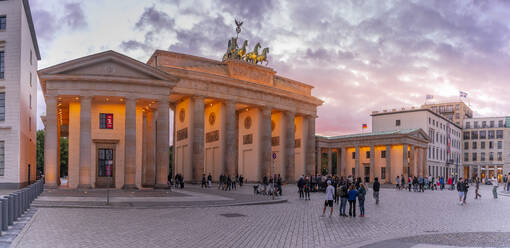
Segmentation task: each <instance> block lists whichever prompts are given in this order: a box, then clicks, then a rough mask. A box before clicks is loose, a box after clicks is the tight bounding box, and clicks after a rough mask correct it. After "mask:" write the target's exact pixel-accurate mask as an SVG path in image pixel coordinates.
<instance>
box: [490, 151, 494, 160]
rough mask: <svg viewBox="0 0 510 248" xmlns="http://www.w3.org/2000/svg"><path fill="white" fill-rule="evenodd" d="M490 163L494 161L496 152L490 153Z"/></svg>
mask: <svg viewBox="0 0 510 248" xmlns="http://www.w3.org/2000/svg"><path fill="white" fill-rule="evenodd" d="M489 161H494V152H490V153H489Z"/></svg>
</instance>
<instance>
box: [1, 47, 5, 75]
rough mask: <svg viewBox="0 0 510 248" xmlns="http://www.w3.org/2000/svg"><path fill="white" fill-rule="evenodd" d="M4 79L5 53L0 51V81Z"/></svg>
mask: <svg viewBox="0 0 510 248" xmlns="http://www.w3.org/2000/svg"><path fill="white" fill-rule="evenodd" d="M4 78H5V52H4V51H0V79H4Z"/></svg>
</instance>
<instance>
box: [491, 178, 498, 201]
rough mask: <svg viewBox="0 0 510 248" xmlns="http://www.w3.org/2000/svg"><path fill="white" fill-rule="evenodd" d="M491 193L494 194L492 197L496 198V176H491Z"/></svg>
mask: <svg viewBox="0 0 510 248" xmlns="http://www.w3.org/2000/svg"><path fill="white" fill-rule="evenodd" d="M491 181H492V182H491V183H492V195H493V196H494V199H497V198H498V178H497V177H495V176H493V177H492V180H491Z"/></svg>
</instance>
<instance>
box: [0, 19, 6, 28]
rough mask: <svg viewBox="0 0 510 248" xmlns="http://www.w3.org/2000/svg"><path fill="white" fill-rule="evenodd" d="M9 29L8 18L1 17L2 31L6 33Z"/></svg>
mask: <svg viewBox="0 0 510 248" xmlns="http://www.w3.org/2000/svg"><path fill="white" fill-rule="evenodd" d="M6 28H7V16H0V31H5V29H6Z"/></svg>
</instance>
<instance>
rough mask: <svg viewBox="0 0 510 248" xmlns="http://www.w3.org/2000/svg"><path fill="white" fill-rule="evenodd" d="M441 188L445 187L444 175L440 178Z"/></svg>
mask: <svg viewBox="0 0 510 248" xmlns="http://www.w3.org/2000/svg"><path fill="white" fill-rule="evenodd" d="M439 189H441V190H443V189H444V177H440V178H439Z"/></svg>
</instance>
